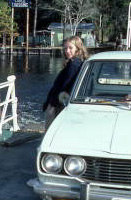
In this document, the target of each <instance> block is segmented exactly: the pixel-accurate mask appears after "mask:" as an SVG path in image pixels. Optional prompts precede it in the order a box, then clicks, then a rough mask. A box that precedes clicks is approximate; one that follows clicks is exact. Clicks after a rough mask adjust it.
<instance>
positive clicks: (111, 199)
mask: <svg viewBox="0 0 131 200" xmlns="http://www.w3.org/2000/svg"><path fill="white" fill-rule="evenodd" d="M77 181H78V182H79V184H80V187H79V188H75V185H74V187H73V186H70V185H68V184H62V182H61V183H53V182H50V183H48V184H47V183H46V184H43V183H41V182H40V181H38V183H37V184H35V185H34V186H33V188H34V191H35V192H36V193H38V194H39V195H47V196H51V197H57V198H67V199H68V198H69V199H80V200H131V187H129V186H120V185H113V184H101V183H89V182H87V181H83V180H81V179H77Z"/></svg>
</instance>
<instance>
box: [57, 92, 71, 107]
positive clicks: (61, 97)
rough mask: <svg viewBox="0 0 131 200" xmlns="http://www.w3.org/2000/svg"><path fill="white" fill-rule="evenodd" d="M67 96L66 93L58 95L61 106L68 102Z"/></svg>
mask: <svg viewBox="0 0 131 200" xmlns="http://www.w3.org/2000/svg"><path fill="white" fill-rule="evenodd" d="M69 97H70V96H69V94H68V93H67V92H61V93H60V94H59V102H60V103H61V104H62V105H64V106H66V105H67V102H68V100H69Z"/></svg>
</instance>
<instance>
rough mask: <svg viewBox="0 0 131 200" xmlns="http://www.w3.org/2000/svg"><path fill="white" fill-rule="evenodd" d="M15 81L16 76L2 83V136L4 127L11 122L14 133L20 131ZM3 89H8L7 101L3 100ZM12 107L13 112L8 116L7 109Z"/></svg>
mask: <svg viewBox="0 0 131 200" xmlns="http://www.w3.org/2000/svg"><path fill="white" fill-rule="evenodd" d="M15 79H16V77H15V76H14V75H11V76H8V77H7V81H6V82H3V83H0V94H1V97H0V99H1V102H0V115H1V117H0V118H1V119H0V134H2V128H3V125H4V124H6V123H7V122H9V121H12V128H11V130H12V131H14V132H15V131H18V130H19V126H18V123H17V97H16V96H15ZM2 89H6V90H5V91H6V92H5V93H6V94H5V99H4V100H3V98H2V92H1V91H2ZM9 104H10V105H11V111H10V113H9V114H8V115H7V109H8V107H9Z"/></svg>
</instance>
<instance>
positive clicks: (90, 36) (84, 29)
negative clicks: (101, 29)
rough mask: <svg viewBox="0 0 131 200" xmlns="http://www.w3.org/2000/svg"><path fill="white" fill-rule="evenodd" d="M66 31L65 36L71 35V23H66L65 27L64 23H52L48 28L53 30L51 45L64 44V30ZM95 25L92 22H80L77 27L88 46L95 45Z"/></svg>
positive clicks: (78, 32)
mask: <svg viewBox="0 0 131 200" xmlns="http://www.w3.org/2000/svg"><path fill="white" fill-rule="evenodd" d="M64 29H65V30H66V31H65V38H66V37H69V36H71V35H72V34H71V30H70V25H69V24H66V25H65V27H64V25H63V23H51V24H50V25H49V27H48V30H50V31H51V46H54V47H57V46H62V44H63V32H64ZM94 30H95V25H94V24H92V23H80V24H79V25H78V27H77V35H79V36H80V37H81V38H82V40H83V42H84V45H85V46H87V47H95V45H96V42H95V38H96V37H95V34H94Z"/></svg>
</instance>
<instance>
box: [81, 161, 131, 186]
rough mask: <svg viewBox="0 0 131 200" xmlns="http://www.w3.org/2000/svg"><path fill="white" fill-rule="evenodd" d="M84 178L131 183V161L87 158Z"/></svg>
mask: <svg viewBox="0 0 131 200" xmlns="http://www.w3.org/2000/svg"><path fill="white" fill-rule="evenodd" d="M86 163H87V170H86V172H85V173H84V174H83V176H82V177H83V178H86V179H89V180H94V181H102V182H112V183H123V184H131V161H130V160H116V159H115V160H114V159H101V158H87V159H86Z"/></svg>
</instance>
